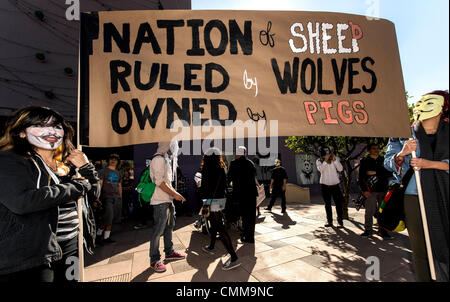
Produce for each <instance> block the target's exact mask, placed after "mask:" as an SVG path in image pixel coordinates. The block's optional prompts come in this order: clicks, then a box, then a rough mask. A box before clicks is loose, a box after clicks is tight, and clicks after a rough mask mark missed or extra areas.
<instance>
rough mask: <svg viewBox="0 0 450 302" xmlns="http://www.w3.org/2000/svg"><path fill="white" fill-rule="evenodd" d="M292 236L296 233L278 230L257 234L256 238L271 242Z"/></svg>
mask: <svg viewBox="0 0 450 302" xmlns="http://www.w3.org/2000/svg"><path fill="white" fill-rule="evenodd" d="M292 236H295V235H294V234H292V233H291V232H289V230H284V231H277V232H273V233H267V234H264V235H258V236H255V240H258V241H260V242H269V241H274V240H280V239H284V238H288V237H292Z"/></svg>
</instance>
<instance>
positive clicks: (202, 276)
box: [149, 269, 208, 282]
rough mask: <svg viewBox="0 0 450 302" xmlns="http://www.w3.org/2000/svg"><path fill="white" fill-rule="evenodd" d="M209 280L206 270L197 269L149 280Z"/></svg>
mask: <svg viewBox="0 0 450 302" xmlns="http://www.w3.org/2000/svg"><path fill="white" fill-rule="evenodd" d="M207 280H208V275H207V273H206V272H205V271H199V270H196V269H193V270H190V271H186V272H182V273H179V274H174V275H172V276H167V277H161V278H158V279H152V280H149V281H151V282H205V281H207Z"/></svg>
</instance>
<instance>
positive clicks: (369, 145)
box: [367, 143, 380, 151]
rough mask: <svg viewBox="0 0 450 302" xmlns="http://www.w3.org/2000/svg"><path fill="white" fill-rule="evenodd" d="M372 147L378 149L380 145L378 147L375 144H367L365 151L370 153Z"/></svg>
mask: <svg viewBox="0 0 450 302" xmlns="http://www.w3.org/2000/svg"><path fill="white" fill-rule="evenodd" d="M374 146H376V147H378V148H380V145H378V144H377V143H370V144H367V151H370V149H372V147H374Z"/></svg>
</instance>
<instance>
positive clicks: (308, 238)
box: [298, 233, 317, 240]
mask: <svg viewBox="0 0 450 302" xmlns="http://www.w3.org/2000/svg"><path fill="white" fill-rule="evenodd" d="M298 236H299V237H302V238H305V239H306V240H314V239H317V238H316V237H315V236H314V235H311V234H309V233H305V234H300V235H298Z"/></svg>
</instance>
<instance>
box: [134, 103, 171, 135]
mask: <svg viewBox="0 0 450 302" xmlns="http://www.w3.org/2000/svg"><path fill="white" fill-rule="evenodd" d="M164 100H165V99H164V98H158V100H157V101H156V105H155V108H153V113H150V111H149V109H148V107H147V106H145V108H144V113H142V110H141V104H140V103H139V100H138V99H132V100H131V103H132V104H133V109H134V114H135V115H136V119H137V121H138V123H139V128H140V129H141V130H144V129H145V124H146V121H148V123H149V124H150V126H151V127H152V128H155V126H156V122H157V121H158V117H159V114H160V113H161V109H162V106H163V105H164Z"/></svg>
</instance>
